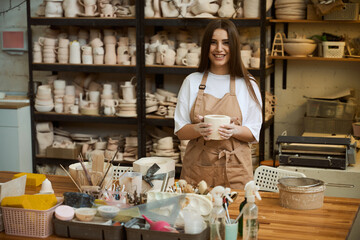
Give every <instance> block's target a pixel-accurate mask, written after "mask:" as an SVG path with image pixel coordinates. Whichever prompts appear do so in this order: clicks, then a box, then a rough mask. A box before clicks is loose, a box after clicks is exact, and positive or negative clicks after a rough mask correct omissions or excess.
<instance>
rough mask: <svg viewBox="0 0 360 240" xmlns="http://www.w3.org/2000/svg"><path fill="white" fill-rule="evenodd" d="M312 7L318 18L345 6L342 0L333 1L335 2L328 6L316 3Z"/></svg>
mask: <svg viewBox="0 0 360 240" xmlns="http://www.w3.org/2000/svg"><path fill="white" fill-rule="evenodd" d="M314 6H315V9H316V14H317V15H319V16H323V15H326V14H329V13H331V12H334V11H337V10H340V9H342V8H343V7H344V6H345V4H344V3H343V1H342V0H335V2H332V3H330V4H320V3H316V4H314Z"/></svg>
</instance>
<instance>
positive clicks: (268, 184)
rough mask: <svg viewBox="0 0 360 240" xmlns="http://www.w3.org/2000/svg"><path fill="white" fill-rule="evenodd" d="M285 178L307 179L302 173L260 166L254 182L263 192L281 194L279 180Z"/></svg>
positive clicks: (256, 171)
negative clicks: (278, 185)
mask: <svg viewBox="0 0 360 240" xmlns="http://www.w3.org/2000/svg"><path fill="white" fill-rule="evenodd" d="M283 177H306V176H305V174H303V173H301V172H294V171H289V170H283V169H279V168H274V167H268V166H260V167H258V168H256V170H255V174H254V181H255V183H256V185H257V186H259V188H260V190H261V191H270V192H279V189H278V187H277V184H278V180H279V179H280V178H283Z"/></svg>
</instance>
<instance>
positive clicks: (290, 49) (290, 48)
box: [284, 43, 316, 57]
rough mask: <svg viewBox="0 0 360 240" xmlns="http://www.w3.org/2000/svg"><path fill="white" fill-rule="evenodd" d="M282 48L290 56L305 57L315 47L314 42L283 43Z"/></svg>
mask: <svg viewBox="0 0 360 240" xmlns="http://www.w3.org/2000/svg"><path fill="white" fill-rule="evenodd" d="M284 49H285V52H286V53H287V54H289V55H290V56H292V57H307V56H308V55H310V54H311V53H313V52H314V50H315V49H316V44H315V43H284Z"/></svg>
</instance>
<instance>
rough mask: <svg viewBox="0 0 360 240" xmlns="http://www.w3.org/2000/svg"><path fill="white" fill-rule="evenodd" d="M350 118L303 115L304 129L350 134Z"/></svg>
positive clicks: (307, 130) (306, 130)
mask: <svg viewBox="0 0 360 240" xmlns="http://www.w3.org/2000/svg"><path fill="white" fill-rule="evenodd" d="M351 124H352V120H343V119H337V118H316V117H304V131H305V132H314V133H330V134H333V133H338V134H350V133H351V130H352V126H351Z"/></svg>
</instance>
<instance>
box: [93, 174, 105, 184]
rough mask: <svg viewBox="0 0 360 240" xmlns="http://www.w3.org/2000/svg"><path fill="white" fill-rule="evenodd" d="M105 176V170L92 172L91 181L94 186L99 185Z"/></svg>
mask: <svg viewBox="0 0 360 240" xmlns="http://www.w3.org/2000/svg"><path fill="white" fill-rule="evenodd" d="M102 178H103V172H94V171H92V172H91V182H92V183H93V186H99V183H100V181H101V179H102Z"/></svg>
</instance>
